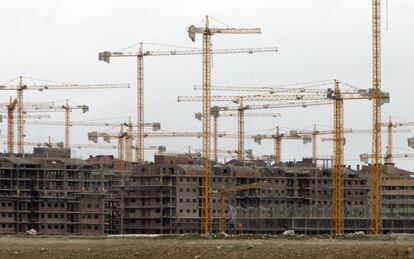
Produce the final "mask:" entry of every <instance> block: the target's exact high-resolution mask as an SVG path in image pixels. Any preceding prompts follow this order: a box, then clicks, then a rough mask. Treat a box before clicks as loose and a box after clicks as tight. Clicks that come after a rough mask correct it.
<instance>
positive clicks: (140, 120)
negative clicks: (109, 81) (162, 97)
mask: <svg viewBox="0 0 414 259" xmlns="http://www.w3.org/2000/svg"><path fill="white" fill-rule="evenodd" d="M142 52H143V45H142V43H140V47H139V52H138V53H139V54H138V56H137V142H136V145H137V149H136V153H135V154H136V155H135V160H136V161H137V162H138V163H140V164H143V163H144V159H145V158H144V56H143V54H142Z"/></svg>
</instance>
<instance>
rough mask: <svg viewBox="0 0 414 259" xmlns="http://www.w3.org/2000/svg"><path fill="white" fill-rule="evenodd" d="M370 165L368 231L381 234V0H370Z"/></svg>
mask: <svg viewBox="0 0 414 259" xmlns="http://www.w3.org/2000/svg"><path fill="white" fill-rule="evenodd" d="M372 59H373V62H372V85H373V86H372V88H373V94H374V96H373V98H372V106H373V107H372V108H373V114H372V117H373V122H372V126H373V134H372V155H373V161H372V167H371V182H370V183H371V184H370V186H371V192H370V199H371V202H370V206H371V222H370V232H371V233H372V234H382V153H381V101H382V100H381V95H380V92H381V1H380V0H372Z"/></svg>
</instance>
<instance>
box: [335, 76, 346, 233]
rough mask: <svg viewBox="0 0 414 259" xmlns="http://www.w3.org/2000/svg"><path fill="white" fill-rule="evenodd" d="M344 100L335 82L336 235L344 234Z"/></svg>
mask: <svg viewBox="0 0 414 259" xmlns="http://www.w3.org/2000/svg"><path fill="white" fill-rule="evenodd" d="M343 106H344V100H343V99H342V97H341V93H340V89H339V83H338V81H336V80H335V102H334V157H335V158H334V170H333V187H334V188H333V193H334V194H333V228H334V231H335V234H336V235H342V234H344V167H343V165H344V112H343Z"/></svg>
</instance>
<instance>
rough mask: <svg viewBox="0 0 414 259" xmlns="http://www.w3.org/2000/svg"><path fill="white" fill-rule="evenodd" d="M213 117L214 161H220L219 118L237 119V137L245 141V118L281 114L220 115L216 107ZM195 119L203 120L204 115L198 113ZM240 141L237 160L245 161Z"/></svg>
mask: <svg viewBox="0 0 414 259" xmlns="http://www.w3.org/2000/svg"><path fill="white" fill-rule="evenodd" d="M211 116H212V117H213V156H214V160H215V161H218V153H217V149H218V138H219V137H220V134H219V132H218V118H219V117H237V118H238V125H239V127H238V130H239V131H238V134H237V136H242V137H241V138H240V139H244V138H245V137H246V136H245V134H244V118H245V117H278V116H280V113H244V111H241V110H239V111H237V112H226V113H220V112H219V111H218V110H217V109H214V107H212V108H211ZM195 118H196V119H197V120H200V121H201V120H202V118H203V114H202V113H201V112H198V113H196V114H195ZM240 139H239V141H238V151H237V154H238V156H237V159H238V160H240V161H243V160H244V141H243V142H241V141H240Z"/></svg>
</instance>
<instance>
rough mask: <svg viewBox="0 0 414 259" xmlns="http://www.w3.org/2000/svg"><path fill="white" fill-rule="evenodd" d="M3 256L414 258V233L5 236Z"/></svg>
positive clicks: (0, 241) (1, 243)
mask: <svg viewBox="0 0 414 259" xmlns="http://www.w3.org/2000/svg"><path fill="white" fill-rule="evenodd" d="M0 258H48V259H52V258H158V259H160V258H165V259H167V258H180V259H181V258H191V259H196V258H199V259H204V258H237V259H238V258H260V259H263V258H332V259H336V258H414V237H411V236H402V237H398V236H392V237H386V238H369V237H364V238H357V239H352V240H349V239H348V240H344V239H335V238H330V237H305V238H286V237H237V238H234V237H232V238H222V239H217V238H215V239H205V238H200V237H195V236H192V237H188V236H187V237H145V238H142V237H140V238H137V237H134V238H131V237H128V238H125V237H123V238H120V237H99V238H97V237H44V236H33V237H27V236H1V237H0Z"/></svg>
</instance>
